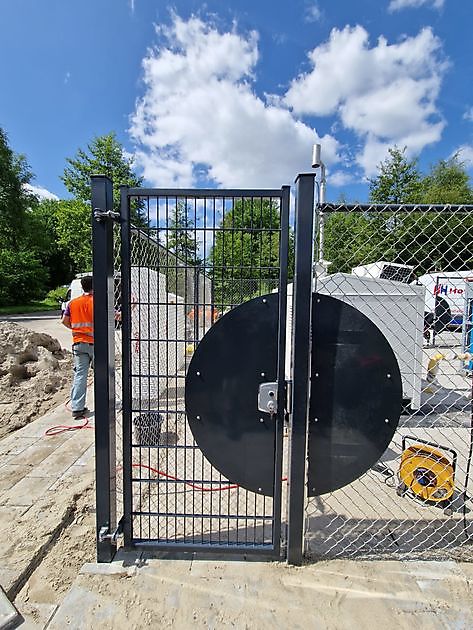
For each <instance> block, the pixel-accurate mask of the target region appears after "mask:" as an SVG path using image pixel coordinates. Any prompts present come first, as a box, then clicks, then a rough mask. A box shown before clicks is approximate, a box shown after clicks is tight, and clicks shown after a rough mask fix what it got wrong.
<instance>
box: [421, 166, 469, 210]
mask: <svg viewBox="0 0 473 630" xmlns="http://www.w3.org/2000/svg"><path fill="white" fill-rule="evenodd" d="M421 202H422V203H433V204H439V203H445V204H447V203H451V204H471V203H473V190H472V188H471V185H470V179H469V176H468V173H467V172H466V169H465V165H464V164H463V163H462V162H461V161H460V159H459V157H458V155H456V156H454V157H452V158H450V159H449V160H440V161H439V162H438V163H437V164H435V165H434V166H432V168H431V170H430V173H429V174H428V175H427V176H426V177H424V179H423V180H422V196H421Z"/></svg>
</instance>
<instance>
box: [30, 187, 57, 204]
mask: <svg viewBox="0 0 473 630" xmlns="http://www.w3.org/2000/svg"><path fill="white" fill-rule="evenodd" d="M25 189H26V190H28V191H29V192H31V193H33V194H34V195H36V196H37V197H38V198H39V199H54V200H56V201H57V200H58V199H59V197H58V196H57V195H55V194H54V193H52V192H50V191H49V190H48V189H47V188H43V187H41V186H32V185H31V184H25Z"/></svg>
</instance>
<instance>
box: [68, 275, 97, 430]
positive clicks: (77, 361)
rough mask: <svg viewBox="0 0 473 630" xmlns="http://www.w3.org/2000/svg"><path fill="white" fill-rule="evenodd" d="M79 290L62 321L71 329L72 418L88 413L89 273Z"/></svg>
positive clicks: (91, 353)
mask: <svg viewBox="0 0 473 630" xmlns="http://www.w3.org/2000/svg"><path fill="white" fill-rule="evenodd" d="M80 282H81V285H82V290H83V294H82V295H81V296H79V297H77V298H74V299H73V300H71V301H70V302H69V304H68V305H67V307H66V310H65V311H64V315H63V317H62V320H61V321H62V323H63V324H64V326H66V328H70V329H71V330H72V356H73V361H74V377H73V381H72V389H71V409H72V417H73V418H84V417H85V416H86V414H87V413H88V411H89V410H88V409H87V407H86V406H85V402H86V396H87V376H88V373H89V367H90V365H91V363H92V362H93V360H94V289H93V280H92V276H85V277H83V278H81V280H80Z"/></svg>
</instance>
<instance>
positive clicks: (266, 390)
mask: <svg viewBox="0 0 473 630" xmlns="http://www.w3.org/2000/svg"><path fill="white" fill-rule="evenodd" d="M258 410H259V411H264V412H266V413H269V414H270V415H271V416H274V414H275V413H277V411H278V384H277V383H260V386H259V390H258Z"/></svg>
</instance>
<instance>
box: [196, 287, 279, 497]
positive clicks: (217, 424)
mask: <svg viewBox="0 0 473 630" xmlns="http://www.w3.org/2000/svg"><path fill="white" fill-rule="evenodd" d="M278 312H279V296H278V294H277V293H274V294H270V295H264V296H262V297H259V298H256V299H253V300H250V301H249V302H245V303H244V304H241V305H240V306H238V307H236V308H234V309H233V310H231V311H230V312H229V313H227V314H225V315H224V316H223V317H222V318H221V319H219V320H218V321H217V322H216V323H215V324H214V325H213V326H212V327H211V328H210V330H208V332H207V333H206V334H205V336H204V337H203V339H202V341H201V342H200V344H199V345H198V346H197V348H196V351H195V353H194V356H193V357H192V360H191V362H190V365H189V368H188V371H187V376H186V413H187V417H188V421H189V425H190V428H191V430H192V433H193V435H194V438H195V440H196V442H197V444H198V446H199V448H200V449H201V451H202V452H203V454H204V455H205V457H206V458H207V460H208V461H209V462H210V463H211V464H212V465H213V466H214V467H215V468H216V469H217V470H219V471H220V472H221V473H222V474H223V475H224V476H225V477H226V478H227V479H229V480H230V482H232V483H236V484H238V485H240V486H242V487H243V488H246V489H247V490H252V491H254V492H257V493H260V494H265V495H272V494H273V486H274V468H275V432H276V424H275V422H276V421H275V419H274V418H272V417H271V416H270V415H269V414H268V413H264V412H263V413H262V412H260V411H258V389H259V385H260V383H263V382H271V381H276V378H277V377H276V374H277V361H278V356H277V348H278ZM261 419H262V421H261Z"/></svg>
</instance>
